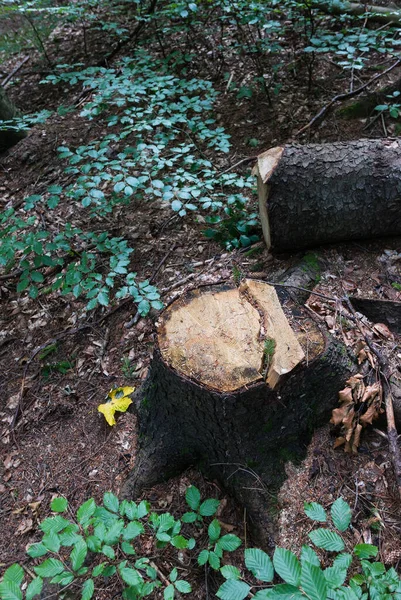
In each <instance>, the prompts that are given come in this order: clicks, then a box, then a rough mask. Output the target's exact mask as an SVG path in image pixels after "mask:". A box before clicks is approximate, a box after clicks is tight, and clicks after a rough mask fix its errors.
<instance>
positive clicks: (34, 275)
mask: <svg viewBox="0 0 401 600" xmlns="http://www.w3.org/2000/svg"><path fill="white" fill-rule="evenodd" d="M31 279H32V281H34V282H35V283H42V282H43V281H44V280H45V278H44V277H43V275H42V273H41V272H40V271H31ZM60 512H61V511H60Z"/></svg>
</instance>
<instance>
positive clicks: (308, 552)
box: [301, 546, 320, 567]
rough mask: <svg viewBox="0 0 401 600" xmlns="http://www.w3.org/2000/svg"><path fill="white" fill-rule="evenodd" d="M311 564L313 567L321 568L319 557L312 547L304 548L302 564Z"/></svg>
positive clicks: (302, 550)
mask: <svg viewBox="0 0 401 600" xmlns="http://www.w3.org/2000/svg"><path fill="white" fill-rule="evenodd" d="M304 562H309V563H311V565H315V566H316V567H320V560H319V557H318V555H317V554H316V552H315V551H314V550H312V548H311V547H310V546H302V549H301V563H304Z"/></svg>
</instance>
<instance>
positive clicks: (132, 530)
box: [122, 521, 145, 542]
mask: <svg viewBox="0 0 401 600" xmlns="http://www.w3.org/2000/svg"><path fill="white" fill-rule="evenodd" d="M144 531H145V529H144V526H143V525H142V523H140V522H139V521H131V522H130V523H128V525H127V526H126V528H125V529H123V532H122V535H123V540H125V541H126V542H130V541H131V540H133V539H134V538H136V537H138V535H141V534H142V533H143V532H144Z"/></svg>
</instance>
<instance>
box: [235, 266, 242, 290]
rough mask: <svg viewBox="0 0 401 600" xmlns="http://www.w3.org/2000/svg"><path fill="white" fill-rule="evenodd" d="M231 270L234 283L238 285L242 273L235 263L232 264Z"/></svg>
mask: <svg viewBox="0 0 401 600" xmlns="http://www.w3.org/2000/svg"><path fill="white" fill-rule="evenodd" d="M232 272H233V279H234V283H235V285H237V286H238V285H239V284H240V283H241V280H242V279H243V278H244V274H243V272H242V271H241V269H240V268H239V267H238V266H237V265H233V268H232Z"/></svg>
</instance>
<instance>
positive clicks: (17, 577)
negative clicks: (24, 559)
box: [3, 563, 24, 586]
mask: <svg viewBox="0 0 401 600" xmlns="http://www.w3.org/2000/svg"><path fill="white" fill-rule="evenodd" d="M23 579H24V569H23V568H22V567H21V566H20V565H18V564H17V563H15V564H14V565H11V567H8V569H7V570H6V571H5V572H4V575H3V581H11V582H13V583H15V584H17V585H18V586H20V585H21V583H22V581H23Z"/></svg>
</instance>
